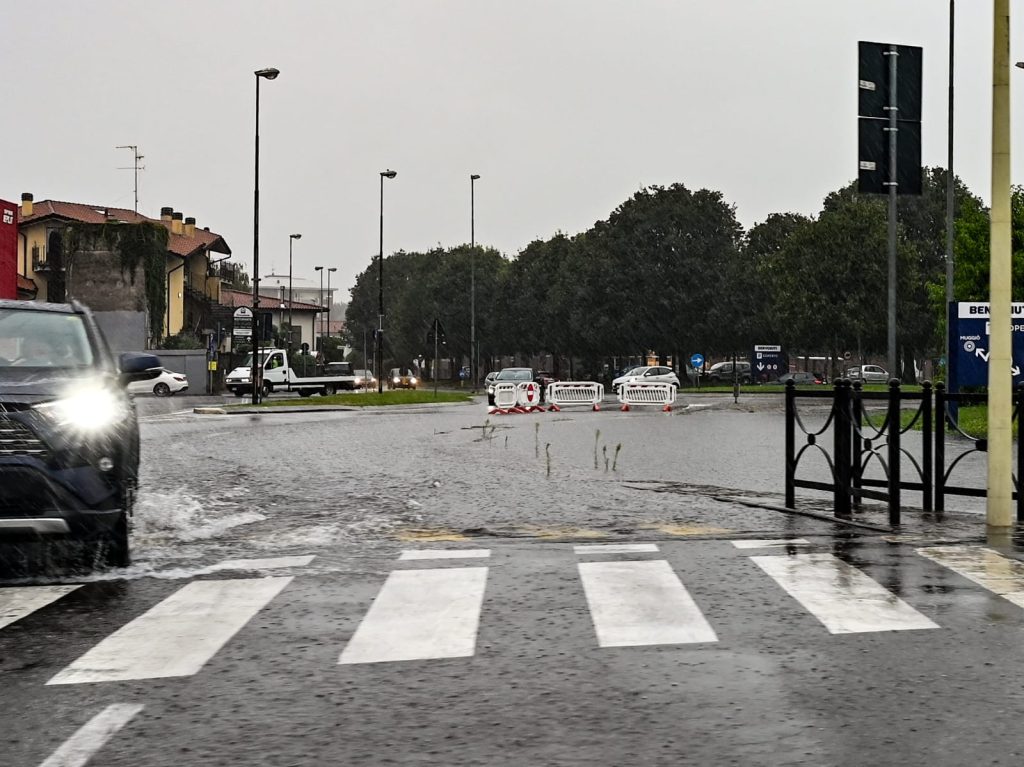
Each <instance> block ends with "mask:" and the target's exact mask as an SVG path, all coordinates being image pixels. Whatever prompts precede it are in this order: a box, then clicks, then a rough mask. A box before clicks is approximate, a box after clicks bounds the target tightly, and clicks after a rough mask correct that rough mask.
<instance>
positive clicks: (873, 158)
mask: <svg viewBox="0 0 1024 767" xmlns="http://www.w3.org/2000/svg"><path fill="white" fill-rule="evenodd" d="M893 49H895V52H896V54H897V66H896V94H895V95H896V105H897V107H896V109H897V111H896V127H897V143H898V150H897V155H896V182H897V184H898V186H897V187H896V193H897V194H915V195H918V194H921V63H922V50H921V48H918V47H916V46H913V45H890V44H888V43H866V42H860V43H858V44H857V51H858V54H859V66H858V69H857V72H858V75H857V76H858V77H859V81H858V89H857V92H858V98H857V114H858V115H859V120H858V123H859V125H858V131H857V134H858V141H857V148H858V152H857V159H858V164H857V191H859V192H860V193H861V194H887V193H888V191H889V186H888V183H889V124H890V119H889V118H890V116H889V112H890V110H889V104H890V97H891V96H892V93H891V88H892V83H891V82H890V80H891V79H892V78H891V76H890V72H891V70H892V66H891V62H890V57H891V55H892V51H893Z"/></svg>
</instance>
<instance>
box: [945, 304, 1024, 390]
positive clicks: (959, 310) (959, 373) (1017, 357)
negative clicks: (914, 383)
mask: <svg viewBox="0 0 1024 767" xmlns="http://www.w3.org/2000/svg"><path fill="white" fill-rule="evenodd" d="M988 316H989V304H988V302H981V301H957V302H953V303H951V304H950V305H949V346H950V348H949V381H948V383H949V390H950V391H951V392H952V391H957V390H958V389H959V387H961V386H987V385H988V357H989V352H990V351H991V349H992V346H991V344H990V343H989V335H990V334H989V319H988ZM1010 318H1011V319H1010V322H1011V323H1012V330H1013V342H1012V343H1013V357H1012V364H1011V368H1010V372H1011V374H1012V375H1013V383H1014V385H1017V384H1020V383H1022V382H1024V376H1022V375H1021V371H1022V370H1024V304H1021V303H1014V304H1013V305H1012V306H1011V311H1010Z"/></svg>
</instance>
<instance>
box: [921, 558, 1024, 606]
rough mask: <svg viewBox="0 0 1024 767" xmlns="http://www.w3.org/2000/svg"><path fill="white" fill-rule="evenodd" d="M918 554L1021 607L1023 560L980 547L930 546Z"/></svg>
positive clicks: (1023, 585) (1023, 573) (1023, 583)
mask: <svg viewBox="0 0 1024 767" xmlns="http://www.w3.org/2000/svg"><path fill="white" fill-rule="evenodd" d="M916 551H917V553H918V554H920V555H921V556H923V557H926V558H928V559H930V560H932V561H933V562H937V563H938V564H940V565H942V566H943V567H946V568H948V569H950V570H952V571H953V572H955V573H957V574H959V575H962V576H963V577H964V578H967V579H968V580H970V581H974V582H975V583H977V584H978V585H979V586H982V587H983V588H986V589H988V590H989V591H991V592H992V593H994V594H998V595H999V596H1001V597H1003V598H1004V599H1006V600H1007V601H1010V602H1013V604H1015V605H1017V606H1018V607H1024V562H1020V561H1019V560H1016V559H1010V558H1008V557H1004V556H1003V555H1002V554H1000V553H999V552H998V551H993V550H992V549H988V548H985V547H983V546H932V547H928V548H921V549H917V550H916Z"/></svg>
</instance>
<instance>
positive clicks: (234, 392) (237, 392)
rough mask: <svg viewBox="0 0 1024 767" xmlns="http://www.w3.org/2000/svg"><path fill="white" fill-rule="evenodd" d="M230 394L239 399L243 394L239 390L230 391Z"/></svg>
mask: <svg viewBox="0 0 1024 767" xmlns="http://www.w3.org/2000/svg"><path fill="white" fill-rule="evenodd" d="M231 393H232V394H234V395H235V396H236V397H241V396H242V393H243V392H242V390H241V389H232V390H231Z"/></svg>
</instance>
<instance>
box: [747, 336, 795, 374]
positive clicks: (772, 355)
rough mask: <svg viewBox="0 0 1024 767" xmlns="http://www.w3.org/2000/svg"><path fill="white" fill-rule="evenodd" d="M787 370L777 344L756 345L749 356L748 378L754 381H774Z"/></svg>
mask: <svg viewBox="0 0 1024 767" xmlns="http://www.w3.org/2000/svg"><path fill="white" fill-rule="evenodd" d="M788 370H789V365H788V364H787V363H786V359H785V357H784V356H783V354H782V347H781V346H779V345H778V344H757V345H756V346H754V350H753V351H752V352H751V354H750V377H751V378H753V379H754V380H755V381H762V382H767V381H774V380H775V379H776V378H778V377H779V376H780V375H782V374H783V373H785V372H787V371H788Z"/></svg>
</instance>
